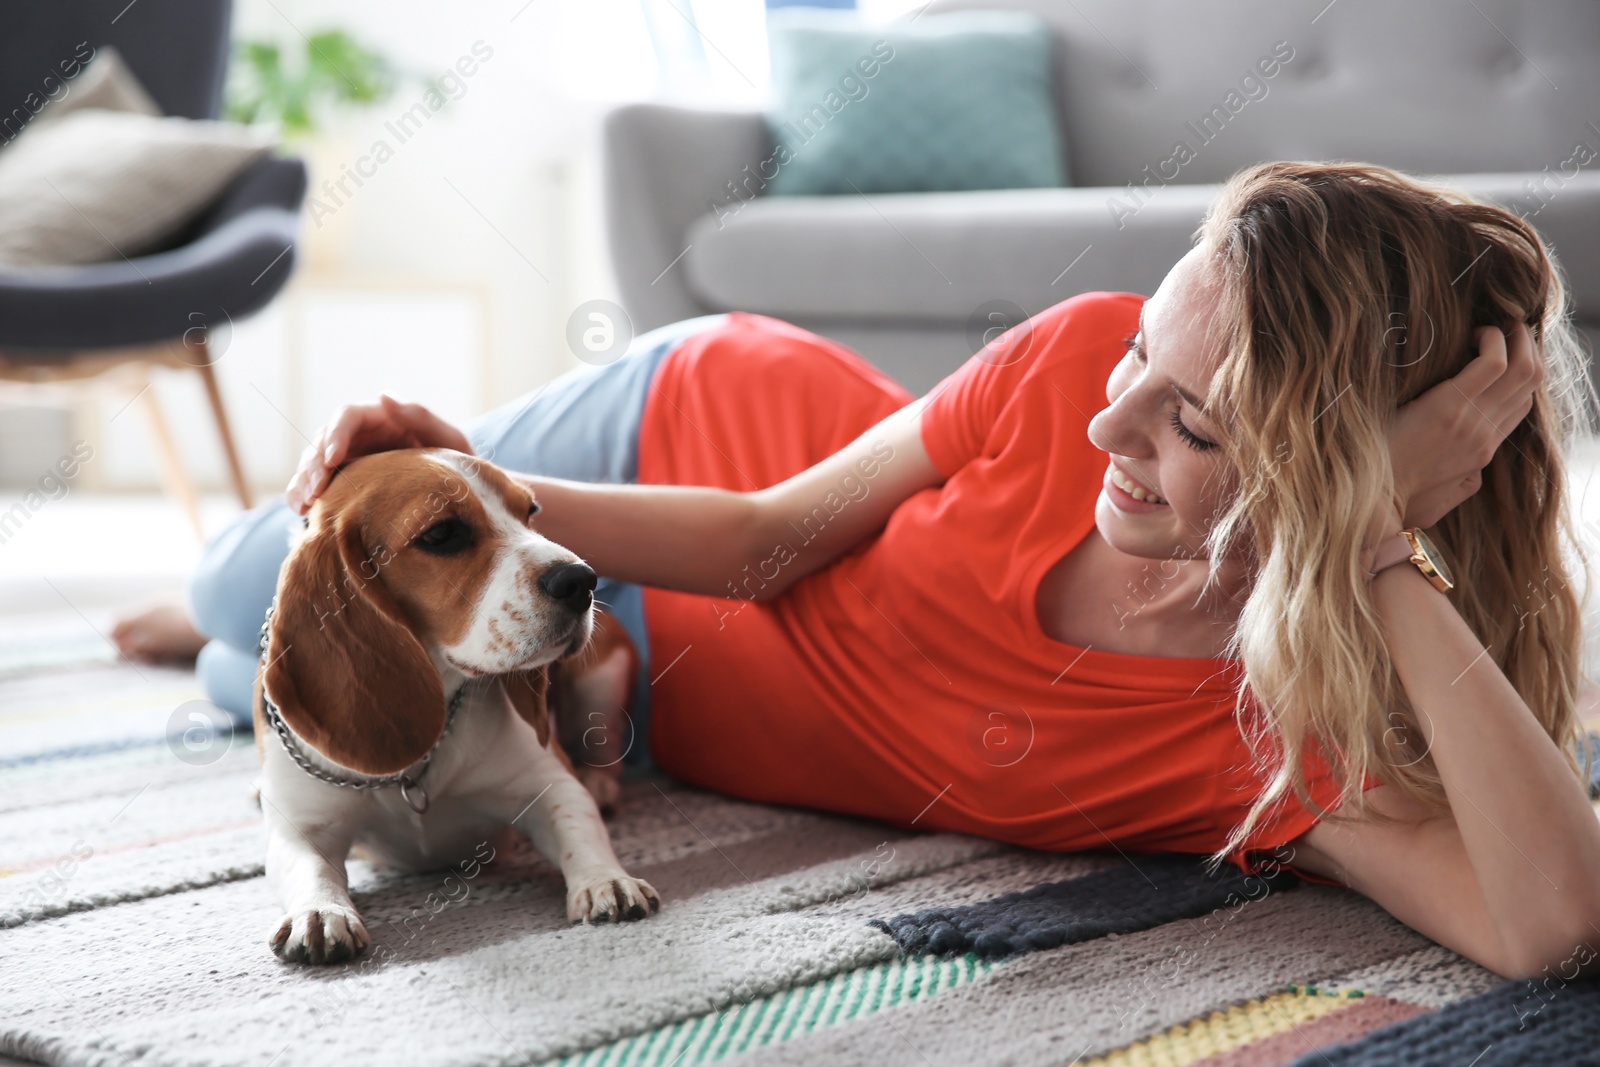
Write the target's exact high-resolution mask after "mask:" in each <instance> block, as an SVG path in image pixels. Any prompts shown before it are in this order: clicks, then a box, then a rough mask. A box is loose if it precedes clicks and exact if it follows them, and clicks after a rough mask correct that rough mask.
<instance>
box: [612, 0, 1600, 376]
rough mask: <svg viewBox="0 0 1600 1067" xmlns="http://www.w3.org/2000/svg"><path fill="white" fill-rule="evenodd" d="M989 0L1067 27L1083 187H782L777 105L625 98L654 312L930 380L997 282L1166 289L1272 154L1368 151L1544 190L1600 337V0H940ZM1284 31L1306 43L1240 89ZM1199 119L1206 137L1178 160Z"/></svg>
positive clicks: (1429, 169) (627, 288)
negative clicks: (724, 314) (802, 192)
mask: <svg viewBox="0 0 1600 1067" xmlns="http://www.w3.org/2000/svg"><path fill="white" fill-rule="evenodd" d="M977 7H987V8H1024V9H1028V10H1033V11H1036V12H1038V13H1039V14H1040V15H1041V16H1042V17H1043V18H1044V19H1045V20H1046V21H1047V22H1048V23H1049V24H1050V25H1051V26H1052V28H1053V29H1054V31H1055V34H1056V38H1057V64H1056V66H1057V71H1056V84H1057V110H1058V112H1059V121H1060V123H1061V133H1062V138H1063V140H1064V142H1065V144H1066V149H1067V157H1068V168H1069V171H1070V178H1071V181H1072V183H1073V184H1072V186H1070V187H1067V188H1060V189H1026V190H996V191H983V192H960V193H898V194H873V195H871V196H814V197H813V196H808V197H767V196H762V195H760V192H761V184H762V183H761V181H760V177H759V171H758V168H757V165H758V163H759V162H760V161H761V160H764V159H766V158H768V156H769V155H770V151H771V149H770V145H769V141H768V134H767V131H766V128H765V125H764V123H763V121H762V118H761V116H760V115H759V114H757V113H755V112H721V111H709V110H696V109H687V108H676V107H667V106H663V105H657V104H637V105H631V106H627V107H623V108H621V109H619V110H617V111H615V112H613V113H612V114H611V115H610V116H609V117H608V119H607V122H606V127H605V138H604V153H605V155H604V163H605V181H606V192H605V209H606V219H607V226H608V236H609V241H610V247H611V255H612V261H613V267H614V270H615V274H616V279H617V283H618V288H619V290H620V295H621V297H622V302H623V305H624V306H625V307H626V308H627V310H628V312H629V314H630V316H631V317H632V318H633V320H634V327H635V328H636V329H638V330H646V329H650V328H652V327H655V326H659V325H661V324H662V323H663V322H667V321H671V320H673V319H680V318H687V317H689V316H693V315H703V314H707V313H710V312H717V311H729V310H744V311H754V312H761V313H764V314H769V315H774V316H776V317H779V318H783V319H787V320H789V321H792V322H795V323H797V324H799V325H801V326H804V327H807V328H808V329H812V330H815V331H816V332H818V333H821V334H824V335H826V336H829V337H833V338H835V339H837V340H839V341H841V342H843V343H845V344H848V345H850V346H851V347H853V348H855V349H856V350H857V351H859V352H861V353H862V354H863V355H865V356H866V357H867V358H869V359H871V360H872V361H874V362H875V363H876V364H877V365H878V366H880V367H882V368H883V369H884V370H885V371H886V372H887V373H889V374H890V375H891V376H893V377H895V378H897V379H899V380H900V381H901V382H902V383H903V384H904V385H905V386H906V387H907V388H909V389H912V390H913V391H916V392H920V391H922V390H925V389H926V388H928V387H929V386H931V385H932V384H934V383H935V382H936V381H937V380H938V379H939V378H940V377H942V376H943V375H944V374H946V373H948V372H949V371H951V370H953V369H955V368H956V367H957V366H959V365H960V363H961V362H962V361H963V360H965V359H966V358H967V357H968V356H969V355H971V353H972V352H973V351H975V350H976V348H977V347H978V343H980V341H981V320H980V329H977V330H974V329H973V321H974V320H973V316H974V313H975V312H978V311H979V310H980V309H981V308H984V307H985V305H991V306H992V303H993V302H996V301H1004V302H1006V303H1010V304H1014V305H1017V306H1019V307H1020V309H1021V310H1023V311H1025V312H1026V313H1028V314H1035V313H1037V312H1039V311H1042V310H1043V309H1044V308H1046V307H1049V306H1050V305H1052V304H1055V303H1058V302H1059V301H1061V300H1064V299H1066V298H1067V297H1070V296H1072V295H1074V294H1075V293H1080V292H1086V291H1090V290H1096V289H1112V290H1125V291H1131V292H1140V293H1150V292H1153V291H1154V290H1155V287H1156V286H1157V285H1158V284H1159V283H1160V281H1161V279H1162V277H1163V276H1164V275H1165V274H1166V271H1167V269H1168V268H1169V267H1171V265H1172V264H1173V263H1174V262H1176V261H1177V259H1178V258H1179V257H1180V256H1182V255H1183V253H1184V252H1185V251H1186V250H1187V249H1188V247H1189V244H1190V234H1191V233H1192V232H1193V231H1194V229H1195V227H1196V226H1197V225H1198V224H1199V222H1200V219H1201V216H1202V215H1203V214H1204V212H1205V210H1206V207H1207V206H1208V205H1209V204H1210V202H1211V200H1212V199H1213V197H1214V196H1215V194H1216V192H1217V190H1218V188H1219V184H1220V183H1221V182H1222V181H1223V180H1225V179H1226V178H1227V177H1228V175H1230V174H1232V173H1233V172H1234V171H1236V170H1238V169H1239V168H1241V167H1244V166H1247V165H1249V164H1252V163H1256V162H1260V161H1264V160H1269V159H1346V160H1360V161H1363V162H1370V163H1379V164H1384V165H1387V166H1391V167H1396V168H1399V169H1402V170H1406V171H1409V172H1411V173H1415V174H1422V175H1430V176H1435V177H1438V178H1440V179H1441V180H1444V181H1447V182H1449V183H1451V184H1453V185H1456V186H1458V187H1461V188H1463V189H1465V190H1467V191H1469V192H1473V193H1476V194H1477V195H1480V196H1483V197H1486V198H1488V199H1491V200H1494V201H1497V202H1500V203H1502V204H1503V205H1505V206H1507V207H1509V208H1511V209H1512V210H1518V211H1520V212H1521V213H1523V214H1524V216H1525V217H1527V218H1528V220H1529V221H1530V222H1531V223H1532V224H1533V225H1534V226H1535V227H1536V228H1537V229H1538V230H1539V231H1540V232H1541V233H1542V234H1543V236H1544V237H1545V239H1546V240H1547V241H1548V242H1549V243H1550V244H1551V245H1552V246H1553V247H1554V248H1555V250H1556V252H1557V255H1558V256H1559V258H1560V260H1561V263H1562V266H1563V267H1564V269H1565V271H1566V274H1567V278H1568V281H1569V283H1570V288H1571V292H1572V296H1573V299H1574V303H1575V306H1576V313H1577V318H1578V322H1579V325H1580V326H1581V327H1582V328H1584V329H1585V331H1586V332H1587V333H1588V335H1589V338H1590V340H1591V343H1593V342H1594V341H1596V340H1600V160H1595V159H1594V158H1593V156H1592V155H1591V156H1590V161H1589V162H1588V163H1586V164H1584V163H1575V161H1574V148H1575V146H1576V145H1578V144H1580V143H1581V144H1584V145H1587V146H1588V147H1589V149H1590V151H1591V153H1594V152H1600V125H1595V123H1600V63H1596V61H1595V59H1596V56H1597V55H1600V4H1597V3H1595V2H1594V0H1547V2H1542V3H1538V4H1523V3H1518V2H1516V0H1477V2H1476V3H1473V4H1467V3H1461V2H1459V0H1419V2H1416V3H1407V4H1404V5H1394V4H1391V3H1387V2H1384V0H1338V2H1337V3H1334V4H1329V3H1327V0H1308V2H1306V3H1295V4H1284V3H1282V2H1281V0H1225V2H1218V3H1209V4H1193V3H1191V2H1189V0H935V2H934V3H933V4H932V7H931V10H932V11H939V10H948V9H953V8H977ZM1280 41H1282V42H1286V43H1287V45H1288V47H1289V48H1291V49H1292V50H1293V58H1292V59H1290V60H1289V61H1288V62H1285V63H1282V64H1281V65H1280V68H1279V69H1278V70H1277V71H1276V72H1275V74H1274V76H1273V77H1271V78H1269V79H1261V78H1260V77H1259V75H1258V76H1257V82H1258V83H1259V84H1258V85H1256V86H1255V87H1254V88H1252V89H1251V90H1250V92H1251V98H1248V99H1246V102H1245V103H1243V105H1242V106H1240V107H1238V108H1237V110H1231V109H1223V103H1224V101H1225V97H1226V94H1227V93H1229V91H1230V90H1238V87H1239V85H1240V81H1241V77H1242V76H1243V75H1245V74H1248V73H1251V72H1252V71H1253V69H1254V68H1255V64H1256V63H1257V62H1258V60H1260V59H1261V58H1262V57H1264V56H1267V55H1269V54H1270V53H1271V52H1272V50H1273V48H1274V45H1275V44H1276V43H1277V42H1280ZM882 76H887V74H885V75H882ZM1262 86H1264V88H1265V91H1264V92H1262ZM1241 99H1243V97H1241ZM855 106H858V107H870V106H872V103H871V98H867V99H866V100H865V101H864V102H863V103H861V104H859V105H855ZM1219 111H1220V114H1219ZM843 120H844V117H843V116H841V119H840V120H839V121H843ZM1199 126H1205V129H1204V130H1201V131H1199V132H1200V133H1204V134H1206V136H1205V138H1204V139H1203V140H1202V139H1201V137H1199V136H1197V128H1198V127H1199ZM1180 140H1183V141H1186V142H1187V143H1188V144H1189V145H1190V146H1191V147H1192V148H1193V150H1194V152H1193V158H1192V159H1191V160H1190V161H1188V162H1186V163H1183V164H1181V165H1178V166H1174V165H1167V164H1170V161H1171V160H1172V158H1173V156H1174V146H1175V144H1176V143H1177V142H1178V141H1180ZM1579 158H1580V159H1581V158H1582V157H1581V153H1580V156H1579ZM1163 171H1164V172H1165V173H1163ZM1532 189H1537V190H1538V192H1537V193H1535V192H1533V191H1532ZM1118 204H1121V205H1122V206H1121V208H1120V209H1119V208H1117V206H1116V205H1118Z"/></svg>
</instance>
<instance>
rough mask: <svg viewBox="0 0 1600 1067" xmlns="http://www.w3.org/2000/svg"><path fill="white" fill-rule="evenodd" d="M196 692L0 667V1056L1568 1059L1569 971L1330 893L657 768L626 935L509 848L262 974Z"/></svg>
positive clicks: (620, 843)
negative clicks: (719, 783) (355, 954)
mask: <svg viewBox="0 0 1600 1067" xmlns="http://www.w3.org/2000/svg"><path fill="white" fill-rule="evenodd" d="M198 701H199V693H198V689H197V686H196V685H195V680H194V678H193V676H192V674H189V673H188V672H184V671H176V670H159V669H152V668H147V667H140V668H138V669H137V670H136V669H134V668H132V667H129V666H127V665H118V664H116V663H113V662H110V661H108V660H106V659H105V658H104V657H103V656H102V657H95V656H92V655H88V656H79V657H77V658H76V659H74V658H73V657H60V658H58V659H57V660H56V661H53V662H52V663H51V664H50V665H49V666H47V667H45V666H36V667H35V668H33V669H28V668H27V667H26V666H25V665H23V666H16V667H13V668H12V669H8V670H4V671H0V975H3V977H4V981H3V983H0V1053H3V1054H8V1055H10V1056H13V1057H18V1058H20V1059H23V1060H31V1061H36V1062H41V1063H47V1064H60V1065H67V1064H71V1065H85V1067H87V1065H97V1067H98V1065H137V1067H161V1065H179V1064H183V1065H207V1067H210V1065H219V1067H220V1065H234V1064H239V1065H246V1064H249V1065H256V1067H287V1065H289V1064H300V1063H312V1064H320V1063H327V1064H335V1063H337V1064H341V1065H343V1064H351V1063H384V1064H386V1065H388V1064H396V1065H404V1064H443V1065H462V1067H469V1065H470V1067H487V1065H496V1067H509V1065H524V1064H526V1065H540V1064H561V1065H563V1067H578V1065H583V1067H595V1065H617V1067H625V1065H644V1064H670V1065H675V1067H691V1065H693V1064H702V1063H714V1062H716V1063H722V1062H727V1063H739V1064H745V1063H749V1064H769V1063H770V1064H780V1063H794V1064H808V1065H809V1064H874V1065H876V1064H905V1065H908V1067H925V1065H929V1064H935V1065H942V1064H959V1065H961V1067H971V1065H974V1064H989V1063H1004V1064H1038V1065H1061V1067H1066V1065H1070V1064H1074V1063H1076V1064H1086V1063H1097V1064H1118V1065H1130V1067H1131V1065H1169V1064H1170V1065H1176V1064H1204V1065H1206V1067H1222V1065H1230V1067H1244V1065H1277V1064H1289V1063H1296V1062H1304V1063H1307V1064H1311V1063H1317V1064H1321V1063H1333V1064H1338V1065H1341V1067H1344V1065H1355V1064H1387V1063H1396V1064H1398V1063H1406V1064H1440V1065H1443V1064H1457V1065H1460V1067H1466V1065H1467V1064H1469V1063H1473V1062H1474V1057H1475V1056H1476V1057H1480V1058H1479V1059H1478V1060H1477V1061H1476V1062H1477V1063H1478V1064H1479V1065H1487V1064H1491V1063H1577V1062H1600V1058H1597V1057H1600V1053H1590V1052H1588V1051H1587V1049H1588V1047H1589V1046H1594V1047H1595V1048H1596V1049H1600V996H1596V995H1595V993H1596V989H1595V987H1593V986H1592V985H1590V984H1585V983H1569V982H1564V981H1562V980H1561V978H1560V976H1551V977H1549V978H1547V979H1546V980H1545V981H1543V982H1539V983H1507V982H1504V981H1501V980H1500V979H1498V978H1496V977H1495V976H1494V975H1492V974H1489V973H1488V972H1486V971H1484V970H1482V969H1481V968H1479V967H1476V966H1474V965H1473V964H1471V963H1469V962H1467V961H1465V960H1463V959H1462V958H1460V957H1458V956H1456V955H1454V954H1452V953H1450V952H1447V951H1445V950H1443V949H1441V948H1438V947H1437V946H1434V945H1432V944H1431V943H1430V942H1428V941H1427V940H1426V939H1425V938H1422V937H1421V936H1419V935H1417V934H1416V933H1414V932H1412V931H1410V930H1408V929H1407V928H1405V927H1404V926H1402V925H1401V924H1399V923H1398V922H1395V921H1394V920H1392V919H1390V918H1389V917H1388V916H1387V915H1385V914H1384V913H1383V912H1382V911H1381V910H1380V909H1378V908H1377V907H1376V906H1374V905H1372V904H1371V903H1370V902H1368V901H1366V900H1364V899H1362V898H1361V897H1359V896H1357V895H1355V894H1353V893H1350V892H1348V891H1344V890H1338V889H1330V888H1325V887H1320V886H1311V885H1293V884H1288V883H1285V884H1281V885H1278V884H1275V885H1273V886H1272V887H1270V891H1266V892H1261V893H1254V894H1250V895H1248V896H1240V895H1239V894H1238V893H1237V892H1235V891H1234V888H1235V887H1231V883H1230V884H1228V885H1219V884H1214V883H1211V882H1207V881H1205V880H1204V879H1203V878H1201V879H1197V877H1196V875H1195V874H1194V873H1193V871H1191V869H1190V868H1189V867H1188V866H1187V864H1188V862H1189V861H1187V860H1184V859H1182V858H1177V857H1143V856H1133V857H1128V856H1122V855H1119V854H1117V853H1115V852H1106V853H1092V854H1083V855H1076V856H1061V855H1050V854H1044V853H1036V852H1031V851H1028V850H1024V849H1018V848H1012V847H1009V846H1004V845H1000V844H997V843H994V842H989V841H983V840H979V839H975V838H969V837H964V836H960V835H953V834H925V833H910V832H905V831H901V830H897V829H893V828H890V827H887V826H884V825H881V824H878V823H874V822H871V821H868V820H860V819H850V818H843V817H839V816H833V815H825V814H818V813H813V812H804V811H796V810H788V809H780V808H772V807H767V806H762V805H757V804H750V803H745V802H742V801H739V800H734V799H730V798H725V797H719V796H715V795H712V794H709V793H705V792H702V791H699V790H695V789H690V788H687V787H685V786H683V785H681V784H678V783H674V782H672V781H670V780H668V779H665V778H659V777H657V778H643V779H638V780H634V781H631V782H629V783H628V784H627V787H626V792H625V798H624V802H623V804H622V806H621V811H620V813H619V815H618V816H617V817H616V819H615V820H614V821H613V823H612V833H613V837H614V840H615V843H616V846H617V851H618V854H619V855H620V856H621V858H622V860H623V862H624V864H625V865H626V866H627V867H628V868H629V870H630V871H632V872H634V873H636V874H638V875H640V876H641V877H644V878H647V879H649V880H650V881H651V882H652V883H653V884H654V885H655V886H656V887H657V888H658V889H659V890H660V891H661V893H662V896H663V899H664V901H665V905H664V907H663V909H662V911H661V913H660V914H659V915H657V916H655V917H653V918H651V919H649V920H647V921H645V922H641V923H636V924H629V925H624V926H614V927H568V926H567V925H566V924H565V922H564V921H563V918H562V916H563V910H562V899H563V896H562V884H561V879H560V876H559V873H558V872H557V871H555V870H554V869H552V868H551V867H550V866H549V865H547V864H546V863H545V862H544V861H543V860H542V859H541V858H539V857H538V856H537V855H536V854H534V852H533V850H532V848H531V846H529V845H528V844H527V843H526V841H524V840H521V839H516V840H513V841H509V842H502V843H501V847H500V849H499V852H498V854H497V856H496V858H495V860H494V861H493V862H492V863H490V864H487V865H486V866H485V867H484V868H483V869H482V870H481V872H480V873H479V874H478V875H477V876H476V877H475V878H472V879H466V880H460V879H458V880H457V881H455V882H454V883H447V882H446V881H445V878H446V873H445V872H438V873H433V874H423V875H406V874H399V873H396V872H393V871H388V870H384V869H381V868H377V867H374V866H372V865H370V864H367V863H364V862H362V861H359V860H352V861H351V862H350V865H349V866H350V874H351V888H352V895H353V896H354V898H355V900H356V902H357V905H358V906H359V907H360V908H361V909H362V911H363V914H364V915H365V917H366V920H367V924H368V928H369V930H370V931H371V932H372V934H373V937H374V945H373V948H372V949H371V950H369V952H368V953H367V955H366V956H364V957H363V958H362V959H360V960H358V961H355V962H353V963H350V964H347V965H343V966H339V967H332V968H326V969H315V970H313V969H305V968H298V967H291V966H287V965H284V964H281V963H279V962H278V961H277V960H276V959H275V958H274V957H273V956H272V955H271V953H270V952H269V951H268V949H267V947H266V944H265V936H266V933H267V930H268V928H269V927H270V926H271V925H273V924H274V923H275V922H276V919H277V917H278V912H277V909H276V906H275V905H274V904H273V902H272V899H271V897H270V894H269V893H268V891H267V887H266V885H265V881H264V879H263V877H262V862H261V861H262V845H261V826H260V815H259V812H257V810H256V809H255V807H254V806H253V805H252V804H251V802H250V799H249V787H250V783H251V780H252V778H253V776H254V769H255V752H254V748H253V743H252V740H251V738H250V737H249V736H248V734H244V733H230V732H229V731H228V730H227V729H226V728H222V729H211V730H210V732H208V731H207V728H206V727H205V725H204V724H205V723H206V722H207V721H208V720H207V719H206V717H205V713H204V705H203V704H200V703H197V702H198ZM196 715H198V716H199V718H198V719H197V718H196V717H195V716H196ZM1290 881H1291V882H1292V880H1290ZM451 886H453V887H454V888H451ZM1290 890H1292V891H1290ZM1019 909H1021V910H1019ZM941 924H942V925H941ZM1040 929H1046V930H1047V931H1048V932H1049V933H1048V936H1036V934H1037V931H1038V930H1040ZM997 931H998V932H999V933H998V935H997V933H996V932H997ZM996 936H999V937H1000V938H1001V939H1000V940H998V941H997V940H995V938H996ZM902 946H905V948H904V949H903V948H902ZM997 946H998V947H997Z"/></svg>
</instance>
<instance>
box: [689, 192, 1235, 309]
mask: <svg viewBox="0 0 1600 1067" xmlns="http://www.w3.org/2000/svg"><path fill="white" fill-rule="evenodd" d="M1113 191H1114V190H1108V189H1016V190H1004V191H982V192H964V193H900V194H884V195H881V196H872V197H865V196H845V197H771V198H758V199H755V200H752V201H750V202H748V203H743V204H741V203H738V202H735V203H734V204H732V205H729V206H728V207H726V208H724V209H721V210H719V212H718V213H717V214H714V215H707V216H705V217H703V218H701V219H700V220H699V221H698V222H696V223H695V224H694V226H692V227H691V228H690V231H689V238H688V245H689V251H688V253H687V254H686V255H685V256H684V266H685V268H686V271H687V273H686V279H687V282H688V285H689V287H690V289H691V291H693V292H694V293H695V294H696V296H698V297H699V298H700V299H701V300H702V301H704V302H705V303H706V304H707V306H710V307H714V308H718V309H742V310H746V311H759V312H762V313H764V314H769V315H775V316H778V317H780V318H781V317H786V316H793V317H799V318H812V317H817V316H822V317H826V318H831V319H839V320H850V319H861V320H866V319H882V318H885V317H889V318H894V319H899V320H902V321H907V322H925V323H935V322H942V323H957V324H959V323H962V322H965V321H966V320H967V319H968V318H969V317H971V316H972V315H973V314H974V313H975V312H977V311H978V309H979V308H980V306H982V305H984V304H986V303H988V302H989V301H993V300H997V299H1003V300H1008V301H1011V302H1014V303H1015V304H1017V305H1019V306H1020V307H1021V308H1022V309H1023V310H1024V311H1026V312H1027V313H1028V314H1030V315H1031V314H1035V313H1037V312H1039V311H1042V310H1044V309H1045V308H1047V307H1049V306H1051V305H1052V304H1055V303H1058V302H1060V301H1062V300H1065V299H1066V298H1067V297H1069V296H1072V295H1073V294H1075V293H1080V292H1085V291H1089V290H1094V289H1116V290H1128V291H1137V292H1151V291H1153V290H1154V288H1155V287H1156V286H1157V285H1158V284H1160V282H1161V279H1162V278H1163V277H1164V276H1165V275H1166V273H1167V271H1168V269H1170V268H1171V266H1172V264H1173V263H1175V262H1177V260H1178V259H1179V258H1180V257H1181V256H1182V255H1183V253H1184V252H1185V251H1186V250H1187V249H1188V247H1189V243H1190V242H1189V235H1190V233H1191V232H1193V230H1194V228H1195V226H1197V225H1198V224H1199V222H1200V218H1201V216H1202V215H1203V214H1204V212H1205V209H1206V206H1207V205H1208V204H1209V203H1210V202H1211V199H1212V198H1213V197H1214V196H1215V195H1216V192H1217V187H1216V186H1209V185H1208V186H1181V187H1180V186H1171V187H1169V188H1167V189H1165V190H1163V191H1162V193H1161V195H1160V196H1156V197H1153V198H1151V200H1150V201H1149V202H1148V203H1147V204H1146V205H1145V206H1144V207H1143V209H1142V210H1140V211H1138V212H1136V213H1134V214H1132V215H1124V216H1122V217H1121V218H1120V219H1116V218H1114V217H1113V215H1112V213H1111V212H1110V211H1109V210H1108V208H1107V204H1106V201H1107V194H1108V193H1111V192H1113ZM1119 221H1120V222H1121V228H1120V229H1119V228H1118V222H1119Z"/></svg>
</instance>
